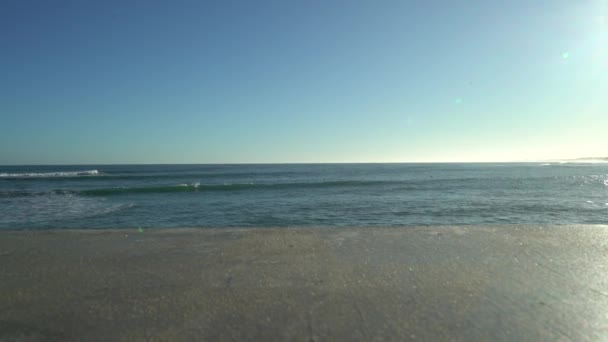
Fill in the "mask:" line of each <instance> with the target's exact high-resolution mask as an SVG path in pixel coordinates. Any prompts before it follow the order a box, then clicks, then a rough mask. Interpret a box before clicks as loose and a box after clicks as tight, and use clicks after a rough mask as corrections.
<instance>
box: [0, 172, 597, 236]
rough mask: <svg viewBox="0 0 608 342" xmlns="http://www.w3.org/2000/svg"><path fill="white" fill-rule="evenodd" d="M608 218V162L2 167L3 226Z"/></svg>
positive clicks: (0, 203) (327, 224) (498, 221)
mask: <svg viewBox="0 0 608 342" xmlns="http://www.w3.org/2000/svg"><path fill="white" fill-rule="evenodd" d="M515 223H533V224H575V223H591V224H608V163H596V164H594V163H505V164H486V163H483V164H285V165H279V164H274V165H271V164H265V165H87V166H0V229H47V228H135V227H143V228H148V227H229V226H237V227H272V226H280V227H289V226H323V227H338V226H397V225H464V224H473V225H481V224H515Z"/></svg>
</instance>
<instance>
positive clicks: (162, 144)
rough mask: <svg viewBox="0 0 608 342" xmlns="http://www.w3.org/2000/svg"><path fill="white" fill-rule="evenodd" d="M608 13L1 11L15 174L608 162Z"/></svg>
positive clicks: (463, 3)
mask: <svg viewBox="0 0 608 342" xmlns="http://www.w3.org/2000/svg"><path fill="white" fill-rule="evenodd" d="M606 94H608V0H577V1H572V0H539V1H528V0H512V1H498V0H489V1H488V0H449V1H448V0H446V1H406V0H401V1H385V0H374V1H371V0H368V1H359V0H348V1H346V0H329V1H328V0H308V1H299V0H277V1H265V0H257V1H249V0H246V1H233V0H221V1H201V0H196V1H185V0H173V1H169V0H168V1H154V0H145V1H144V0H142V1H129V0H120V1H115V0H109V1H88V0H78V1H59V0H58V1H32V0H3V1H1V2H0V164H121V163H128V164H133V163H294V162H304V163H306V162H458V161H527V160H545V159H560V158H578V157H590V156H597V157H600V156H608V134H607V132H608V95H606Z"/></svg>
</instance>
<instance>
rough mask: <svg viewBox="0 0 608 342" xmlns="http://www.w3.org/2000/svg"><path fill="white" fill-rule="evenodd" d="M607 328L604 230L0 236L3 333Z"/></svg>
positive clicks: (146, 335) (315, 336)
mask: <svg viewBox="0 0 608 342" xmlns="http://www.w3.org/2000/svg"><path fill="white" fill-rule="evenodd" d="M607 339H608V226H602V225H592V226H585V225H567V226H555V225H552V226H540V225H525V226H523V225H522V226H520V225H505V226H456V227H451V226H437V227H432V226H429V227H398V228H282V229H279V228H276V229H275V228H273V229H265V228H255V229H251V228H248V229H236V228H221V229H146V230H143V231H142V232H140V231H138V230H137V229H116V230H48V231H41V230H32V231H27V230H25V231H2V232H0V340H2V341H13V340H17V341H19V340H21V341H43V340H44V341H49V340H59V341H65V340H87V341H121V340H123V341H124V340H150V341H152V340H159V341H162V340H184V341H185V340H188V341H190V340H206V341H224V340H261V341H284V340H297V341H329V340H342V341H371V340H423V341H445V340H450V341H475V340H493V341H494V340H500V341H506V340H509V341H539V340H551V341H555V340H576V341H599V340H607Z"/></svg>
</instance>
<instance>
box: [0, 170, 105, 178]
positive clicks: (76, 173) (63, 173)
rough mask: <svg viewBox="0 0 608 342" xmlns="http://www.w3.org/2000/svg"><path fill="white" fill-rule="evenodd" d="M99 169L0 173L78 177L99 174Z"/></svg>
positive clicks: (7, 175)
mask: <svg viewBox="0 0 608 342" xmlns="http://www.w3.org/2000/svg"><path fill="white" fill-rule="evenodd" d="M98 175H99V171H98V170H84V171H56V172H24V173H0V177H5V178H6V177H11V178H31V177H38V178H47V177H77V176H98Z"/></svg>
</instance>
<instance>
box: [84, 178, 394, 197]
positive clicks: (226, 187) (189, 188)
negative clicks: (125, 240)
mask: <svg viewBox="0 0 608 342" xmlns="http://www.w3.org/2000/svg"><path fill="white" fill-rule="evenodd" d="M395 183H398V182H387V181H333V182H317V183H273V184H256V183H240V184H209V185H204V184H200V183H194V184H179V185H174V186H151V187H134V188H129V187H123V188H105V189H92V190H83V191H80V192H79V193H80V194H82V195H85V196H111V195H121V194H139V193H172V192H205V191H243V190H257V189H298V188H334V187H360V186H377V185H382V184H395Z"/></svg>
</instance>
